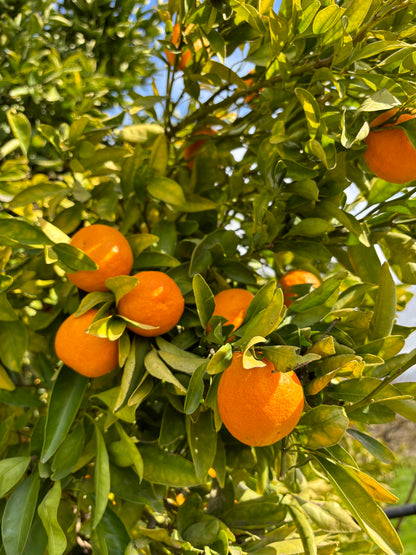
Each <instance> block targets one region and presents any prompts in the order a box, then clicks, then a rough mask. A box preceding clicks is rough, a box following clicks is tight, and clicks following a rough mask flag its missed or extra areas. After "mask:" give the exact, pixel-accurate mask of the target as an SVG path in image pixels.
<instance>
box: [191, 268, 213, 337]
mask: <svg viewBox="0 0 416 555" xmlns="http://www.w3.org/2000/svg"><path fill="white" fill-rule="evenodd" d="M192 287H193V290H194V295H195V302H196V309H197V312H198V316H199V320H200V322H201V326H202V327H203V328H204V329H206V327H207V324H208V320H209V319H210V318H211V316H212V313H213V312H214V309H215V301H214V295H213V294H212V291H211V289H210V288H209V286H208V284H207V282H206V281H205V280H204V278H203V277H202V276H201V275H200V274H196V275H194V277H193V278H192Z"/></svg>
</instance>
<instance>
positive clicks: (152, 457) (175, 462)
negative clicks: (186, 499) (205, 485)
mask: <svg viewBox="0 0 416 555" xmlns="http://www.w3.org/2000/svg"><path fill="white" fill-rule="evenodd" d="M140 453H141V455H142V457H143V464H144V469H143V478H144V479H145V480H148V481H149V482H151V483H153V484H162V485H165V486H171V487H180V488H186V487H192V486H196V485H198V484H200V483H201V481H200V480H199V479H198V478H197V477H196V475H195V469H194V465H193V463H192V462H191V461H189V460H188V459H185V458H184V457H181V456H180V455H176V454H173V453H169V452H167V451H164V450H162V449H159V448H158V447H155V446H153V445H140Z"/></svg>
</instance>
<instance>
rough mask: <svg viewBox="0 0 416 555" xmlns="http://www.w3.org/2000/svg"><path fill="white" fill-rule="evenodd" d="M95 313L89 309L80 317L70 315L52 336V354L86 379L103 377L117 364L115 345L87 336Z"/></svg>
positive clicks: (103, 338)
mask: <svg viewBox="0 0 416 555" xmlns="http://www.w3.org/2000/svg"><path fill="white" fill-rule="evenodd" d="M97 312H98V311H97V310H96V309H95V308H91V309H90V310H88V312H85V313H84V314H82V315H81V316H77V317H75V316H74V315H73V314H71V316H69V317H68V318H67V319H66V320H64V321H63V322H62V324H61V325H60V327H59V328H58V332H57V334H56V336H55V351H56V354H57V355H58V357H59V358H60V359H61V360H62V362H63V363H64V364H66V365H67V366H69V367H70V368H72V369H73V370H75V372H78V373H79V374H82V375H83V376H87V377H89V378H97V377H98V376H104V374H108V373H109V372H111V370H114V368H115V367H116V366H117V364H118V341H117V340H116V341H110V340H109V339H107V338H106V337H96V336H95V335H90V334H89V333H88V332H87V330H88V328H89V326H90V324H91V322H92V321H93V319H94V317H95V315H96V314H97Z"/></svg>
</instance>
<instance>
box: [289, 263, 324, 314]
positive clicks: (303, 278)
mask: <svg viewBox="0 0 416 555" xmlns="http://www.w3.org/2000/svg"><path fill="white" fill-rule="evenodd" d="M304 283H307V284H310V285H311V286H312V287H314V288H316V287H319V286H320V285H321V281H320V279H318V278H317V277H316V276H315V274H312V273H311V272H306V271H305V270H291V271H290V272H287V274H285V275H284V276H282V277H281V278H280V280H279V285H280V287H281V288H282V290H283V296H284V303H285V305H286V306H290V305H291V304H292V303H293V301H294V300H295V299H296V297H297V296H298V295H297V294H296V293H295V292H294V291H292V290H291V289H292V287H293V285H302V284H304Z"/></svg>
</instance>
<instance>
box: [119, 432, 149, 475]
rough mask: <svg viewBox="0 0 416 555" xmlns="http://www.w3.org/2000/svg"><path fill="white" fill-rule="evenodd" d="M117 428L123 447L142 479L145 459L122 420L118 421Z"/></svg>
mask: <svg viewBox="0 0 416 555" xmlns="http://www.w3.org/2000/svg"><path fill="white" fill-rule="evenodd" d="M116 429H117V433H118V435H119V437H120V441H121V443H122V447H123V449H124V451H125V452H126V453H127V455H128V457H129V458H130V460H131V463H132V465H133V467H134V470H135V471H136V473H137V476H138V477H139V480H140V481H142V479H143V459H142V456H141V454H140V451H139V450H138V449H137V447H136V444H135V442H134V441H133V440H132V439H131V437H130V436H128V435H127V434H126V432H125V431H124V429H123V427H122V425H121V424H120V422H116Z"/></svg>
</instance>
